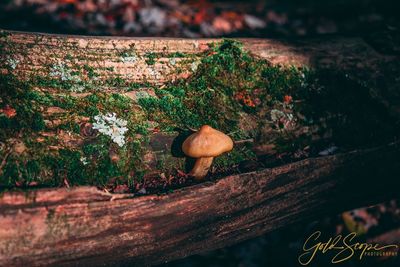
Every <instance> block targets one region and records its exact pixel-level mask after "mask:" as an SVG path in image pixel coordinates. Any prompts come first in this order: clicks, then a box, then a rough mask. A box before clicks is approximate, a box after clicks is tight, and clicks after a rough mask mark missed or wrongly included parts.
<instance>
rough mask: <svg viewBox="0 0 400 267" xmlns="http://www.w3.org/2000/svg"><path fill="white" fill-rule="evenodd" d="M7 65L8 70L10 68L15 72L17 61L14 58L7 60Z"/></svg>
mask: <svg viewBox="0 0 400 267" xmlns="http://www.w3.org/2000/svg"><path fill="white" fill-rule="evenodd" d="M7 64H8V66H10V68H12V69H13V70H15V69H16V68H17V66H18V64H19V60H18V59H15V58H8V59H7Z"/></svg>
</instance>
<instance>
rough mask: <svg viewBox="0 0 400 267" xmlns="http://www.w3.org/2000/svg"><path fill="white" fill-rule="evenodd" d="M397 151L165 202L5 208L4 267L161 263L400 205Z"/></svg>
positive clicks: (81, 196) (309, 164)
mask: <svg viewBox="0 0 400 267" xmlns="http://www.w3.org/2000/svg"><path fill="white" fill-rule="evenodd" d="M399 174H400V147H399V145H398V144H394V145H389V146H385V147H380V148H377V149H371V150H364V151H355V152H350V153H346V154H338V155H333V156H327V157H321V158H311V159H306V160H303V161H299V162H296V163H292V164H288V165H285V166H281V167H276V168H272V169H265V170H262V171H259V172H254V173H246V174H241V175H233V176H229V177H225V178H222V179H220V180H218V181H216V182H206V183H203V184H198V185H195V186H191V187H187V188H184V189H181V190H177V191H175V192H173V193H171V194H166V195H160V196H155V195H151V196H143V197H135V198H131V196H130V195H117V196H113V195H111V194H107V193H104V192H101V191H99V190H97V189H96V188H93V187H80V188H73V189H70V190H68V189H64V188H59V189H41V190H37V191H29V192H8V193H4V194H3V195H2V197H1V198H0V212H1V215H2V216H1V217H0V224H1V225H2V227H1V229H0V237H1V238H0V264H1V265H3V266H20V265H30V266H72V265H73V266H96V265H106V266H108V265H110V266H111V265H112V264H116V263H118V264H127V265H128V264H129V266H144V265H151V264H157V263H162V262H165V261H170V260H173V259H177V258H182V257H186V256H188V255H192V254H195V253H199V252H203V251H208V250H212V249H216V248H221V247H224V246H227V245H230V244H234V243H236V242H239V241H242V240H245V239H248V238H251V237H255V236H258V235H261V234H263V233H266V232H269V231H272V230H274V229H277V228H280V227H283V226H285V225H289V224H291V223H294V222H299V221H302V220H306V219H310V218H318V216H320V215H321V214H327V213H336V212H340V211H344V210H346V209H350V208H353V207H357V206H360V205H366V204H371V203H374V202H376V201H382V200H384V199H390V198H393V197H397V196H398V194H399V191H398V181H397V177H399Z"/></svg>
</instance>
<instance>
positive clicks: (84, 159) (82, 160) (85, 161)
mask: <svg viewBox="0 0 400 267" xmlns="http://www.w3.org/2000/svg"><path fill="white" fill-rule="evenodd" d="M80 161H81V162H82V164H83V165H88V164H89V162H88V160H87V158H86V157H81V158H80Z"/></svg>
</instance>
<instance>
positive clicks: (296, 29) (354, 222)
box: [0, 0, 400, 267]
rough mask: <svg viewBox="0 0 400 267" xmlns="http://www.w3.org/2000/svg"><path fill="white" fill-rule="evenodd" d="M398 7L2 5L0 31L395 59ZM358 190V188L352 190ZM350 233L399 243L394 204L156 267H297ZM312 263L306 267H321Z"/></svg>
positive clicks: (26, 0) (322, 262) (80, 0)
mask: <svg viewBox="0 0 400 267" xmlns="http://www.w3.org/2000/svg"><path fill="white" fill-rule="evenodd" d="M399 7H400V1H399V0H335V1H333V0H332V1H321V0H303V1H296V0H280V1H278V0H265V1H261V0H258V1H251V0H247V1H239V0H237V1H211V0H209V1H206V0H201V1H184V0H153V1H152V0H54V1H50V0H7V1H5V0H2V1H1V3H0V28H3V29H12V30H19V31H37V32H48V33H62V34H85V35H124V36H162V37H185V38H201V37H258V38H315V37H317V38H324V37H326V36H332V35H338V36H348V37H359V38H364V39H365V40H367V42H368V43H369V44H370V45H372V46H373V47H374V48H375V49H376V50H378V51H380V52H381V53H387V54H399V52H400V48H399V47H400V46H399V43H400V31H399V29H400V16H399V14H398V13H399V12H400V8H399ZM358 190H362V188H360V189H358ZM316 230H319V231H322V232H323V233H324V238H321V240H327V239H328V238H329V237H332V236H335V235H337V234H342V235H346V234H348V233H350V232H356V233H357V234H358V238H359V240H360V241H365V242H378V241H379V243H384V242H385V241H387V242H388V241H390V240H391V241H393V240H395V241H396V243H397V244H399V241H400V208H399V201H396V200H392V201H389V202H387V203H381V204H379V205H375V206H371V207H363V208H359V209H355V210H352V211H347V212H344V213H342V214H331V215H329V216H326V217H322V218H320V219H319V220H318V221H308V222H303V223H301V224H295V225H292V226H289V227H286V228H283V229H280V230H277V231H274V232H272V233H268V234H267V235H265V236H261V237H258V238H256V239H253V240H248V241H245V242H242V243H240V244H237V245H234V246H232V247H227V248H223V249H220V250H217V251H212V252H207V253H204V254H201V255H195V256H191V257H188V258H186V259H182V260H178V261H175V262H171V263H166V264H165V265H163V266H169V267H178V266H182V267H183V266H185V267H186V266H246V267H252V266H254V267H256V266H270V267H275V266H277V267H278V266H279V267H280V266H297V265H299V263H298V260H297V258H298V256H299V255H300V254H301V251H302V246H303V243H304V241H305V239H306V238H307V237H308V236H309V235H310V234H311V233H313V232H314V231H316ZM330 260H331V257H324V256H321V255H320V256H317V257H316V259H315V260H314V261H313V262H312V264H311V266H328V264H330ZM340 266H392V267H398V266H400V260H399V257H364V258H363V259H362V260H359V259H358V258H357V257H353V258H352V260H350V261H346V262H344V263H342V264H340Z"/></svg>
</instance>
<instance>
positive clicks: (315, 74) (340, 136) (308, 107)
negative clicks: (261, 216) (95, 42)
mask: <svg viewBox="0 0 400 267" xmlns="http://www.w3.org/2000/svg"><path fill="white" fill-rule="evenodd" d="M167 56H169V57H171V58H175V57H186V55H185V54H183V53H181V54H180V53H173V54H169V55H167ZM67 57H68V56H67ZM146 57H147V60H146V62H147V64H149V65H153V64H155V60H156V58H158V57H159V55H158V54H155V53H148V54H147V55H146ZM67 59H68V60H70V61H72V59H71V58H67ZM187 64H189V67H190V68H191V70H192V71H193V74H192V75H191V76H190V77H189V78H187V79H181V80H178V81H176V82H173V83H168V84H166V85H165V86H164V87H163V88H162V89H160V88H157V87H156V86H155V85H152V84H149V83H146V82H143V83H128V82H127V81H125V80H124V79H122V78H121V77H119V76H116V77H114V78H110V79H108V80H106V81H102V82H99V81H97V80H96V79H95V78H96V76H97V73H96V70H95V69H94V68H92V67H90V66H88V65H84V66H83V67H82V68H78V67H74V70H71V69H68V70H67V69H65V70H63V71H66V73H67V74H68V75H67V76H68V77H75V76H78V77H81V76H82V75H86V76H87V77H88V78H89V79H88V80H85V79H80V80H61V79H59V78H57V77H54V78H43V77H42V76H33V77H32V78H31V79H30V80H29V81H28V82H21V81H19V80H18V79H17V78H16V77H14V76H13V75H0V90H1V91H0V94H1V102H0V104H1V108H4V107H5V106H6V105H8V106H10V107H12V108H13V109H15V111H16V115H15V116H5V115H4V114H0V127H1V131H0V140H2V141H1V142H2V143H1V144H2V145H4V146H5V147H2V148H1V149H0V156H1V159H6V160H5V164H4V167H3V168H2V170H0V186H9V187H13V186H15V184H16V183H23V184H28V183H30V182H38V183H40V184H41V185H47V186H58V185H60V184H63V183H65V181H68V183H69V184H71V185H83V184H92V185H101V186H105V185H106V184H108V183H110V182H111V183H115V182H116V181H117V183H127V184H129V185H130V186H132V187H133V186H134V183H135V182H138V181H140V180H141V179H142V178H143V176H144V175H145V174H146V169H147V166H146V164H145V162H143V158H144V154H145V153H146V150H147V147H148V144H149V139H150V137H149V135H150V134H149V132H148V129H149V128H151V127H149V125H148V124H153V125H157V130H159V131H161V132H163V133H170V132H176V131H182V132H183V131H186V130H188V129H198V128H199V127H200V126H201V125H204V124H208V125H211V126H212V127H214V128H216V129H219V130H221V131H223V132H225V133H227V134H228V135H230V136H231V137H232V138H233V139H234V140H235V141H238V140H242V139H249V138H253V139H255V140H257V142H259V143H261V144H273V145H275V150H276V152H277V153H281V154H295V153H296V152H298V151H301V150H303V149H304V148H305V147H306V146H309V145H310V144H311V143H312V140H313V138H314V137H315V135H318V136H324V135H325V134H326V133H327V132H329V131H331V132H332V133H333V136H332V137H331V138H330V139H329V141H331V142H334V143H335V144H338V145H340V146H356V145H357V146H359V145H364V144H371V143H374V142H376V143H379V142H384V141H385V140H388V139H390V138H391V137H393V136H395V135H396V134H395V133H396V131H397V132H399V129H398V126H397V128H396V126H393V123H391V122H390V120H391V117H390V116H389V115H388V114H387V112H386V110H385V108H384V107H383V106H382V105H380V104H379V103H377V101H375V100H374V99H373V98H371V97H370V95H369V92H370V91H371V90H369V88H368V87H367V85H366V84H364V83H362V84H360V83H358V82H357V81H355V80H353V79H351V78H350V77H349V76H346V75H343V74H342V73H335V72H332V71H312V70H308V69H304V68H295V67H280V66H274V65H271V64H270V63H269V62H268V61H266V60H263V59H261V58H257V57H255V56H253V55H251V54H250V53H248V52H246V51H244V50H243V49H242V47H241V44H240V43H238V42H235V41H231V40H225V41H223V42H222V43H219V44H215V45H213V46H211V48H210V50H209V51H205V52H204V53H203V54H199V55H196V58H191V59H190V62H189V61H188V62H187ZM49 68H51V66H49ZM100 84H102V85H106V86H111V87H119V88H120V87H126V88H127V89H126V90H137V89H139V88H142V87H150V88H153V89H154V91H155V93H156V96H155V97H154V96H146V97H141V98H139V100H138V103H134V102H133V101H132V100H131V99H129V98H128V97H126V96H124V95H121V94H117V93H106V92H101V91H100V90H97V86H98V85H100ZM33 86H38V87H43V88H55V89H59V90H58V91H57V93H48V92H40V91H35V90H33V88H32V87H33ZM77 86H78V87H77ZM82 87H83V88H84V89H85V90H87V92H89V93H90V94H88V95H86V96H84V97H76V96H72V95H71V92H73V91H76V90H77V89H79V88H82ZM289 96H290V97H291V98H292V99H293V100H291V99H290V100H287V99H289V98H290V97H289ZM288 97H289V98H288ZM285 99H286V100H287V101H286V100H285ZM48 107H58V108H62V109H63V110H64V112H62V113H60V114H53V115H52V116H51V118H43V111H44V110H46V109H47V108H48ZM107 113H115V114H116V116H117V117H118V118H120V119H123V120H126V121H127V122H128V124H127V128H128V131H127V133H126V136H125V140H126V144H125V145H124V146H123V147H119V146H117V145H116V143H114V142H113V141H112V140H111V139H110V137H108V136H107V135H104V134H99V133H97V134H94V135H93V136H85V137H84V138H82V136H81V135H82V132H81V127H82V125H83V124H84V123H87V121H88V120H89V123H93V122H95V119H94V118H95V116H97V115H99V114H107ZM45 119H47V120H48V119H56V120H60V121H61V124H59V125H58V126H57V127H56V129H50V128H46V125H45ZM244 125H250V126H244ZM314 126H318V127H317V129H316V130H315V131H311V130H307V129H308V128H311V127H314ZM43 132H45V133H46V132H50V133H54V134H53V135H51V134H50V135H43ZM299 133H300V134H299ZM65 136H68V138H71V139H73V140H74V138H77V139H78V140H83V141H81V142H77V143H76V144H75V143H74V142H73V140H72V141H71V143H72V145H71V144H68V142H66V141H65V140H64V139H65ZM376 136H379V137H380V138H381V139H380V140H377V138H376ZM63 138H64V139H63ZM38 139H40V142H39V141H37V140H38ZM3 140H5V141H4V142H3ZM16 141H20V142H23V143H24V144H25V146H26V151H24V152H23V153H14V152H13V149H14V148H13V146H14V143H15V142H16ZM3 143H4V144H3ZM10 151H11V152H12V153H9V152H10ZM112 153H114V154H115V155H117V158H118V160H115V159H114V160H112V158H111V157H110V155H111V154H112ZM171 159H172V158H171V155H163V156H160V157H159V160H158V169H159V171H162V172H165V173H167V174H168V172H171V170H172V169H174V168H177V167H178V168H183V166H182V165H179V166H176V165H174V164H175V161H174V160H171ZM254 159H256V155H255V154H254V153H253V150H252V147H251V146H250V145H241V146H239V145H237V146H235V148H234V150H233V151H232V152H230V153H227V154H225V155H223V156H221V157H217V158H216V159H215V162H214V166H215V167H216V168H217V169H218V170H219V171H222V172H224V171H227V170H229V169H231V168H232V167H235V166H237V165H238V163H240V162H241V161H244V160H254ZM177 162H180V163H182V161H177ZM180 163H179V164H180Z"/></svg>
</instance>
